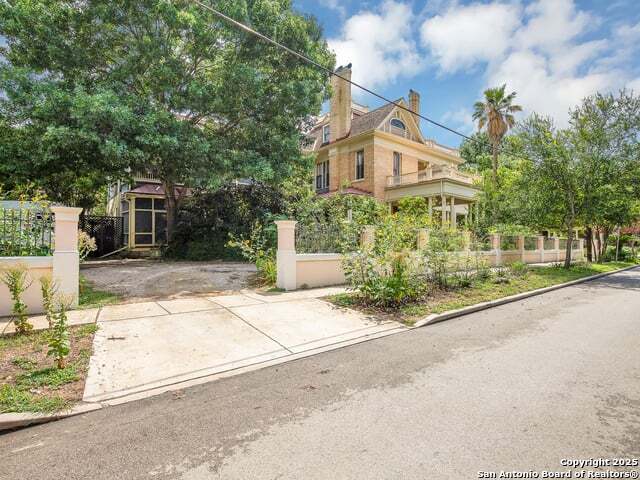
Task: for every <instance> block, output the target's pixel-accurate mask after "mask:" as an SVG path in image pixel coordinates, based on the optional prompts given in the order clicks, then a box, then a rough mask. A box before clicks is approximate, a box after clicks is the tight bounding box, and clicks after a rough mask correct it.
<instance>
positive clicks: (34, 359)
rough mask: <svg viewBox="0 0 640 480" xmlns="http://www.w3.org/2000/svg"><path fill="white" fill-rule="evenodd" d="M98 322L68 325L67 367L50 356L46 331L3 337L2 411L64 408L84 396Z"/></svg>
mask: <svg viewBox="0 0 640 480" xmlns="http://www.w3.org/2000/svg"><path fill="white" fill-rule="evenodd" d="M97 328H98V327H97V326H96V325H95V324H90V325H81V326H75V327H70V328H69V339H70V342H71V352H70V354H69V356H68V357H67V367H66V368H64V369H57V368H55V366H54V361H53V359H52V358H51V357H47V350H48V347H47V331H46V330H41V331H36V332H30V333H28V334H23V335H5V336H0V413H8V412H39V413H50V412H55V411H59V410H64V409H67V408H69V407H70V406H72V405H73V403H75V402H77V401H79V400H81V399H82V394H83V392H84V382H85V378H86V376H87V370H88V367H89V358H90V357H91V348H92V343H93V336H94V334H95V332H96V330H97Z"/></svg>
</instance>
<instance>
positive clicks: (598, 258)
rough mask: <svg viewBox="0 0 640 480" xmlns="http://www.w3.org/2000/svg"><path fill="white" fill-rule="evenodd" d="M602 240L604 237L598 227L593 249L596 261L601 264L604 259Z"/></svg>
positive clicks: (594, 236)
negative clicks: (602, 255)
mask: <svg viewBox="0 0 640 480" xmlns="http://www.w3.org/2000/svg"><path fill="white" fill-rule="evenodd" d="M601 238H602V237H601V234H600V227H598V228H596V230H595V232H594V235H593V248H594V250H595V253H596V259H595V260H596V263H600V261H601V260H602V257H601V253H602V249H601V248H600V247H601V244H602V241H601Z"/></svg>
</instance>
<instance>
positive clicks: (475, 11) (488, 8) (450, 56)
mask: <svg viewBox="0 0 640 480" xmlns="http://www.w3.org/2000/svg"><path fill="white" fill-rule="evenodd" d="M519 17H520V7H519V6H518V5H506V4H501V3H495V4H472V5H469V6H466V7H459V6H457V5H456V6H454V7H452V8H450V9H449V10H448V11H447V12H446V13H445V14H444V15H436V16H434V17H431V18H429V19H427V20H426V21H425V22H424V23H423V24H422V27H421V30H420V34H421V39H422V42H423V44H424V45H426V46H427V47H428V48H430V49H431V53H432V54H433V55H434V57H435V58H436V60H437V62H438V64H439V66H440V68H441V69H442V70H443V71H444V72H445V73H451V72H455V71H457V70H464V69H468V68H470V67H472V66H474V65H475V64H476V63H478V62H488V61H491V60H495V59H497V58H500V57H501V56H502V55H503V54H504V52H505V51H506V50H507V49H508V48H509V43H510V38H511V36H512V34H513V32H514V31H515V29H516V28H517V27H518V26H519V23H520V20H519ZM489 26H490V27H489Z"/></svg>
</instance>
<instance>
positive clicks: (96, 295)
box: [78, 275, 122, 308]
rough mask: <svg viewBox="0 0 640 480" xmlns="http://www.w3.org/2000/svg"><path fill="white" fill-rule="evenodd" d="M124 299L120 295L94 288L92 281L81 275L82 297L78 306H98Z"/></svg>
mask: <svg viewBox="0 0 640 480" xmlns="http://www.w3.org/2000/svg"><path fill="white" fill-rule="evenodd" d="M121 300H122V298H121V297H120V296H119V295H116V294H114V293H110V292H103V291H101V290H97V289H96V288H94V287H93V286H92V285H91V283H90V282H89V281H88V280H87V279H86V278H85V277H83V276H82V275H80V298H79V301H78V308H98V307H104V306H105V305H112V304H114V303H118V302H120V301H121Z"/></svg>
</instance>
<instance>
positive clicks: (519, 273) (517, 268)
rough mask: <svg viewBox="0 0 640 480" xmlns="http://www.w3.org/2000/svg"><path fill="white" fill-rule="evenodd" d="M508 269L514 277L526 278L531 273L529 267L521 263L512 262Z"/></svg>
mask: <svg viewBox="0 0 640 480" xmlns="http://www.w3.org/2000/svg"><path fill="white" fill-rule="evenodd" d="M508 267H509V272H510V273H511V275H513V276H514V277H525V276H526V275H527V273H529V265H527V264H526V263H524V262H521V261H516V262H512V263H510V264H509V265H508Z"/></svg>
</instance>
